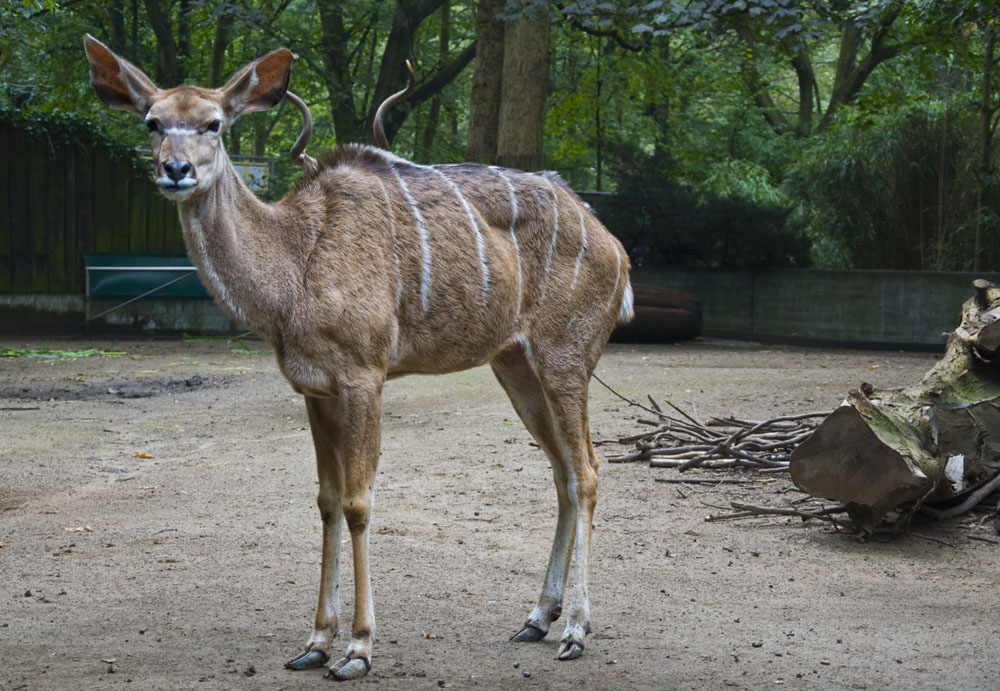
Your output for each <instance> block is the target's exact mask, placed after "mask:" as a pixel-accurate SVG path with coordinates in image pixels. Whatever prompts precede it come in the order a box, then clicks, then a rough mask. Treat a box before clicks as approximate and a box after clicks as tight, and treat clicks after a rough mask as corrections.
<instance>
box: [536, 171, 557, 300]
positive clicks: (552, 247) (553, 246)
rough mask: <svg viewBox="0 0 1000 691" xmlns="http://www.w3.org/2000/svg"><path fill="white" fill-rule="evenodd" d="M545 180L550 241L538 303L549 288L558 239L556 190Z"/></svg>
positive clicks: (549, 181) (545, 178)
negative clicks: (548, 193)
mask: <svg viewBox="0 0 1000 691" xmlns="http://www.w3.org/2000/svg"><path fill="white" fill-rule="evenodd" d="M542 179H543V180H545V184H547V185H548V186H549V190H551V192H552V241H551V242H549V253H548V255H547V256H546V257H545V270H544V272H543V273H544V275H543V276H542V294H541V295H540V296H539V298H538V302H539V303H541V302H542V300H544V299H545V293H546V291H547V290H548V287H549V281H548V277H549V270H550V269H551V268H552V254H553V253H554V252H555V250H556V238H557V237H559V198H558V197H557V196H556V188H555V187H554V186H553V185H552V181H551V180H549V179H548V178H547V177H544V176H542Z"/></svg>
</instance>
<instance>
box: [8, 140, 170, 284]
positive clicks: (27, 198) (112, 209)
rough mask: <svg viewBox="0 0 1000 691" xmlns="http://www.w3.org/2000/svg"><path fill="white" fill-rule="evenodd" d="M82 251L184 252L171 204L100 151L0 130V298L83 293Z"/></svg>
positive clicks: (142, 178) (143, 179) (125, 165)
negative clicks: (3, 295) (54, 143)
mask: <svg viewBox="0 0 1000 691" xmlns="http://www.w3.org/2000/svg"><path fill="white" fill-rule="evenodd" d="M89 252H114V253H129V254H154V255H178V254H184V242H183V240H182V237H181V230H180V223H179V222H178V219H177V209H176V207H175V205H174V204H172V203H170V202H168V201H167V200H166V199H164V198H163V197H162V196H161V195H160V194H159V193H158V192H157V191H156V189H155V185H154V184H153V182H152V181H151V180H150V176H149V175H148V174H146V173H145V172H142V171H138V170H135V169H134V168H133V167H132V166H130V165H129V164H128V163H127V162H122V161H116V160H113V159H112V158H111V156H110V155H109V154H108V153H107V152H105V151H102V150H100V149H97V148H93V147H89V146H85V145H82V144H81V145H73V146H68V147H65V146H53V145H52V144H51V143H50V142H49V141H48V140H47V139H44V138H36V137H31V136H29V135H26V134H25V133H23V132H21V131H18V130H13V129H10V128H7V127H2V126H0V294H24V293H58V294H68V293H69V294H72V293H77V294H79V293H83V291H84V271H83V255H84V254H86V253H89Z"/></svg>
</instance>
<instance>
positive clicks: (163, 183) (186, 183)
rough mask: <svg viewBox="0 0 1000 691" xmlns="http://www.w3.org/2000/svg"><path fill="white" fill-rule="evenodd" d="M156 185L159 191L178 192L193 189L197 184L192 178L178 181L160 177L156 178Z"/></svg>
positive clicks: (163, 176)
mask: <svg viewBox="0 0 1000 691" xmlns="http://www.w3.org/2000/svg"><path fill="white" fill-rule="evenodd" d="M156 184H157V185H159V186H160V189H161V190H171V191H178V192H180V191H184V190H187V189H190V188H192V187H194V186H195V185H197V184H198V181H197V180H195V179H194V178H181V179H180V180H174V179H173V178H170V177H167V176H166V175H161V176H160V177H158V178H156Z"/></svg>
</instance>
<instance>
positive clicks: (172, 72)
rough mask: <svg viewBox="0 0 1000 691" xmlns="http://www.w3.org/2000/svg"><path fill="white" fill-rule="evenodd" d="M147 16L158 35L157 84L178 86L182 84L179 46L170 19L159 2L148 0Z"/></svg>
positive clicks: (157, 0)
mask: <svg viewBox="0 0 1000 691" xmlns="http://www.w3.org/2000/svg"><path fill="white" fill-rule="evenodd" d="M146 14H147V16H148V17H149V24H150V26H151V27H152V28H153V33H154V34H155V35H156V49H157V54H158V55H159V58H160V59H159V61H158V62H159V69H158V70H157V72H158V79H157V83H158V84H159V85H160V86H161V87H172V86H177V85H178V84H180V83H181V71H180V67H179V66H178V64H177V44H176V43H174V34H173V28H172V27H171V25H170V18H169V17H168V16H167V15H166V14H165V13H164V12H163V9H162V8H161V7H160V1H159V0H146Z"/></svg>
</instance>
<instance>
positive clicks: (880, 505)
mask: <svg viewBox="0 0 1000 691" xmlns="http://www.w3.org/2000/svg"><path fill="white" fill-rule="evenodd" d="M974 285H975V288H976V296H975V297H973V298H972V299H970V300H968V301H967V302H966V303H965V305H964V306H963V309H962V322H961V325H960V326H959V327H958V328H957V329H955V331H953V332H952V333H951V335H950V336H949V338H948V347H947V350H946V352H945V355H944V357H943V358H942V359H941V360H940V361H939V362H938V363H937V364H936V365H935V366H934V367H933V368H932V369H931V370H930V371H929V372H927V374H925V375H924V377H923V378H922V379H921V380H920V381H919V382H918V383H916V384H914V385H913V386H910V387H907V388H904V389H896V390H889V391H878V390H876V389H874V388H873V387H872V386H871V385H869V384H862V385H861V386H860V387H859V388H857V389H854V390H853V391H851V392H850V393H849V394H848V396H847V401H846V402H845V403H844V405H842V406H841V407H840V408H838V409H837V410H835V411H834V412H833V414H831V415H830V416H829V417H828V418H827V419H826V420H824V421H823V423H822V424H821V425H820V426H819V427H818V428H817V429H816V431H815V432H814V433H813V435H812V436H811V437H809V439H808V440H806V441H805V442H804V443H803V444H802V445H801V446H799V447H798V448H797V449H796V450H795V451H794V452H793V453H792V457H791V463H790V466H789V470H790V472H791V475H792V480H793V481H794V482H795V484H796V486H798V487H799V488H800V489H802V490H804V491H805V492H808V493H809V494H812V495H814V496H819V497H825V498H828V499H832V500H835V501H840V502H844V503H845V504H846V505H847V507H848V510H849V512H850V514H851V517H852V518H853V520H854V521H855V523H856V524H857V525H858V526H859V527H861V528H862V529H863V530H867V531H871V530H873V529H874V528H875V527H876V526H877V525H878V524H879V522H880V521H881V520H882V518H883V517H884V516H885V515H886V514H887V513H888V512H890V511H892V510H893V509H896V508H908V509H910V510H914V509H916V508H918V507H919V506H921V505H923V504H924V503H926V502H938V501H943V500H948V499H952V498H954V497H957V496H959V495H961V494H963V493H966V492H969V491H971V490H973V489H975V488H976V487H977V486H979V485H981V484H982V483H984V482H986V481H988V480H989V479H991V478H992V477H993V476H995V475H996V474H997V473H998V472H1000V408H998V406H1000V285H994V284H990V283H987V282H986V281H976V282H975V284H974Z"/></svg>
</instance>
